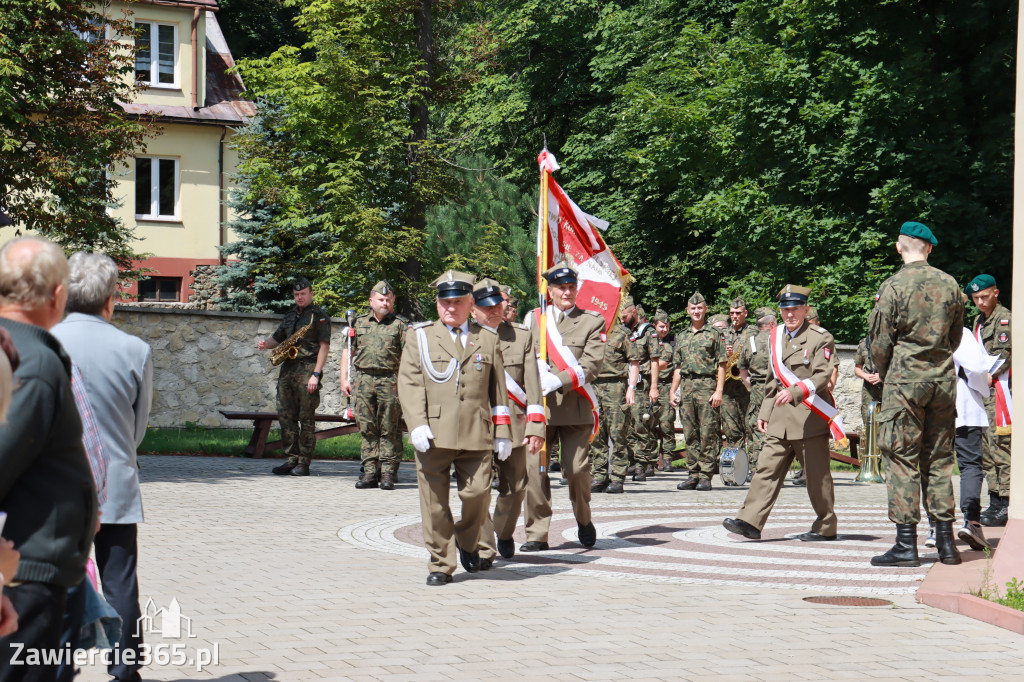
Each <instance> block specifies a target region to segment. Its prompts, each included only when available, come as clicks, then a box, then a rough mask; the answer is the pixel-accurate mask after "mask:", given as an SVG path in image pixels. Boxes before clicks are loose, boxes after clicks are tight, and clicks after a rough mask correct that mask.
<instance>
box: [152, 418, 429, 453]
mask: <svg viewBox="0 0 1024 682" xmlns="http://www.w3.org/2000/svg"><path fill="white" fill-rule="evenodd" d="M251 435H252V431H251V430H249V429H206V428H201V427H196V426H185V427H180V428H149V429H147V430H146V437H145V438H144V439H143V440H142V445H140V446H139V453H140V454H145V455H216V456H221V457H241V456H242V453H243V452H244V451H245V446H246V445H248V443H249V437H250V436H251ZM280 438H281V431H280V430H279V429H271V431H270V436H269V437H268V438H267V441H268V442H270V441H275V440H280ZM267 456H268V457H281V456H282V453H281V450H274V451H272V452H268V453H267ZM315 456H316V457H324V458H333V459H356V460H357V459H359V434H355V433H353V434H349V435H346V436H338V437H337V438H328V439H326V440H322V441H319V442H318V443H317V444H316V455H315ZM412 456H413V450H412V446H411V445H409V444H406V445H405V454H404V457H403V459H406V460H409V461H411V460H412Z"/></svg>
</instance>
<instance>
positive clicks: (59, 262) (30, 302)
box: [0, 236, 68, 310]
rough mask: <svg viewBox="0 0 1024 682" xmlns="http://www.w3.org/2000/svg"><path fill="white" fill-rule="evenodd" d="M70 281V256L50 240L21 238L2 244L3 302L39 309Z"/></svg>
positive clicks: (0, 289)
mask: <svg viewBox="0 0 1024 682" xmlns="http://www.w3.org/2000/svg"><path fill="white" fill-rule="evenodd" d="M67 281H68V259H67V258H65V257H64V251H63V249H61V248H60V247H59V246H57V245H56V244H54V243H53V242H51V241H50V240H49V239H45V238H43V237H36V236H31V237H19V238H17V239H12V240H11V241H9V242H7V243H6V244H4V245H3V247H0V303H2V304H4V305H16V306H19V307H21V308H23V309H25V310H36V309H37V308H42V307H44V306H45V305H46V304H47V303H49V302H50V300H52V298H53V292H54V289H56V288H57V286H58V285H60V284H66V283H67Z"/></svg>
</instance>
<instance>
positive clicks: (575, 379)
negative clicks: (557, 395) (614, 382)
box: [534, 306, 601, 437]
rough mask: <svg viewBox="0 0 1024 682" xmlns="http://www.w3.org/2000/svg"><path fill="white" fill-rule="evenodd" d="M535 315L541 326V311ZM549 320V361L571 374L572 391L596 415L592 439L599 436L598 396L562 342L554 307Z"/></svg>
mask: <svg viewBox="0 0 1024 682" xmlns="http://www.w3.org/2000/svg"><path fill="white" fill-rule="evenodd" d="M534 314H535V315H536V316H537V324H538V325H539V324H540V315H541V313H540V309H539V308H537V309H535V310H534ZM547 318H548V319H547V324H546V325H545V329H546V330H547V337H548V360H549V361H550V362H551V364H553V365H554V366H555V367H556V368H558V370H559V371H561V372H568V373H569V376H571V377H572V389H573V390H574V391H576V392H577V393H579V394H580V395H581V396H583V399H584V400H586V401H587V403H588V404H589V405H590V411H591V412H592V413H593V415H594V431H593V433H592V434H591V437H593V436H594V435H597V430H598V416H599V414H600V411H601V410H600V409H599V407H598V404H597V395H596V394H595V393H594V389H593V388H591V386H590V384H588V383H586V374H585V373H584V371H583V367H581V366H580V361H579V360H577V359H576V356H575V355H573V354H572V351H571V350H569V349H568V348H567V347H566V345H565V344H564V343H563V342H562V333H561V332H559V331H558V324H557V323H556V322H555V308H554V306H548V309H547Z"/></svg>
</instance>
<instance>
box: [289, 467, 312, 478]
mask: <svg viewBox="0 0 1024 682" xmlns="http://www.w3.org/2000/svg"><path fill="white" fill-rule="evenodd" d="M292 476H309V465H308V464H298V465H296V467H295V468H294V469H292Z"/></svg>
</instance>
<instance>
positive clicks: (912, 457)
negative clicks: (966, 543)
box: [868, 222, 964, 566]
mask: <svg viewBox="0 0 1024 682" xmlns="http://www.w3.org/2000/svg"><path fill="white" fill-rule="evenodd" d="M937 243H938V240H936V239H935V235H933V234H932V231H931V230H930V229H928V227H926V226H925V225H922V224H921V223H917V222H907V223H903V226H902V227H901V228H900V235H899V237H898V239H897V241H896V251H897V252H898V253H899V254H900V256H901V257H902V258H903V267H902V268H901V269H900V271H899V272H897V273H896V274H895V275H893V276H892V277H890V278H889V279H887V280H885V282H883V283H882V286H881V287H880V288H879V290H878V300H877V302H876V303H875V308H874V310H872V311H871V317H870V318H869V319H868V336H869V337H870V339H871V346H870V352H871V359H872V360H873V361H874V363H875V368H876V369H877V370H878V374H879V376H881V377H882V382H883V384H882V385H883V391H882V409H881V411H880V412H879V415H878V448H879V450H881V452H882V457H883V458H884V461H885V473H886V479H885V487H886V490H887V492H888V493H889V520H890V521H892V522H893V523H895V524H896V544H895V545H893V547H892V548H891V549H890V550H889V551H888V552H886V553H885V554H880V555H878V556H876V557H873V558H872V559H871V564H872V565H873V566H920V565H921V561H920V559H919V558H918V554H917V523H918V521H920V520H921V489H922V486H923V487H924V488H925V491H926V495H927V504H926V507H927V509H928V514H929V516H930V517H932V518H934V519H935V547H936V549H937V551H938V553H939V561H941V562H942V563H944V564H959V563H960V561H961V559H960V552H959V551H958V550H957V548H956V542H955V541H954V539H953V520H954V518H955V509H954V503H953V462H954V450H953V437H954V432H955V419H956V370H955V369H954V363H953V353H954V351H955V350H956V348H957V346H958V345H959V344H960V339H961V337H962V336H963V331H964V329H963V327H964V304H963V300H962V298H961V296H960V288H959V287H958V286H957V284H956V281H955V280H954V279H953V278H952V277H950V276H949V275H947V274H946V273H944V272H942V271H941V270H939V269H937V268H934V267H932V266H930V265H928V255H929V254H930V253H931V251H932V247H933V246H935V245H936V244H937Z"/></svg>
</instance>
